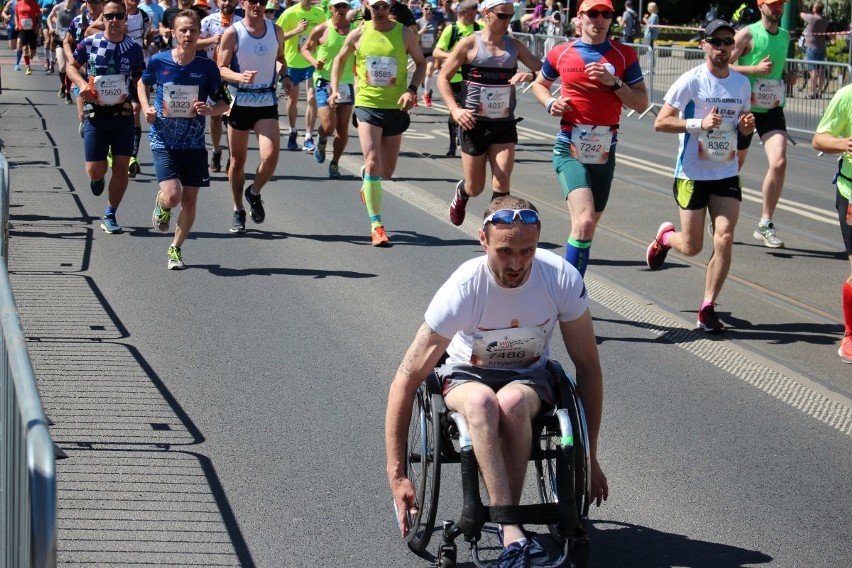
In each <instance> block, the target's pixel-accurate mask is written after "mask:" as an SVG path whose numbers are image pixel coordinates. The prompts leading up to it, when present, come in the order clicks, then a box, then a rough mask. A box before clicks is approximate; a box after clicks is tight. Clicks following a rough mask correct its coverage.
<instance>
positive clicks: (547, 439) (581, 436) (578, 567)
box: [406, 361, 591, 568]
mask: <svg viewBox="0 0 852 568" xmlns="http://www.w3.org/2000/svg"><path fill="white" fill-rule="evenodd" d="M547 365H548V369H549V370H550V371H551V373H552V376H553V377H554V381H553V386H554V393H555V395H556V400H557V401H558V403H557V406H556V408H555V409H552V410H550V411H547V412H544V413H542V414H540V415H539V416H537V417H536V418H535V419H534V420H533V428H532V432H533V444H532V451H531V455H530V461H533V462H534V463H535V473H536V475H535V480H536V485H537V486H538V497H539V499H540V500H541V503H538V504H530V505H517V506H502V507H494V506H491V507H489V506H485V505H484V504H483V503H482V499H481V496H480V490H479V467H478V464H477V462H476V458H475V456H474V452H473V446H472V442H471V438H470V433H469V430H468V427H467V422H466V421H465V419H464V417H463V416H462V415H461V414H459V413H458V412H451V411H449V409H447V407H446V405H445V403H444V397H443V394H442V392H441V391H442V389H441V383H440V380H439V379H438V376H437V374H436V373H435V372H432V373H430V375H429V377H428V378H427V380H426V381H425V382H424V384H423V385H421V386H420V388H419V389H418V390H417V393H416V396H415V399H414V404H413V407H412V416H411V421H410V423H409V432H408V446H407V451H406V465H407V474H408V477H409V479H411V481H412V483H413V484H414V488H415V494H416V497H417V505H418V510H417V514H416V515H408V526H409V527H410V532H409V534H408V537H407V543H408V546H409V548H410V549H411V550H412V551H414V552H416V553H418V554H421V553H423V552H424V551H425V550H426V547H427V546H428V545H429V541H430V539H431V537H432V533H433V531H434V526H435V517H436V514H437V505H438V497H439V494H440V487H441V465H442V464H449V463H458V464H460V466H461V477H462V495H463V505H462V512H461V515H460V516H459V518H458V520H457V521H444V522H443V530H442V537H443V538H442V544H441V547H440V549H439V552H438V555H437V562H436V564H437V566H438V567H440V568H454V567H455V565H456V556H457V549H456V544H455V540H456V539H457V538H458V537H459V536H460V535H464V538H465V540H466V541H467V542H468V543H469V544H470V547H471V550H472V555H473V561H474V564H475V565H476V566H478V567H479V568H484V566H485V565H484V564H483V562H482V561H481V559H480V555H479V549H478V546H477V545H478V543H479V542H480V539H481V531H482V528H483V526H484V525H485V523H487V522H492V523H504V524H524V523H528V524H538V525H545V524H546V525H548V530H549V532H550V534H551V536H552V537H553V538H554V539H555V540H556V541H557V542H559V543H560V544H561V549H562V550H561V553H560V556H559V557H558V558H557V559H556V560H553V561H551V562H550V563H549V564H546V565H542V566H545V567H547V568H557V567H565V566H571V567H573V568H585V566H587V563H588V555H589V539H588V536H587V522H588V513H589V505H590V499H589V495H590V492H591V479H590V476H589V471H590V457H589V441H588V428H587V426H586V415H585V412H584V410H583V403H582V401H581V400H580V397H579V395H578V393H577V385H576V383H575V382H574V380H573V379H572V378H570V377H569V376H568V375H567V374H566V373H565V372H564V371H563V369H562V367H561V365H559V363H557V362H556V361H549V362H548V363H547ZM536 441H537V443H536ZM456 444H457V445H458V449H456V447H455V446H456ZM560 496H561V497H562V498H561V499H560Z"/></svg>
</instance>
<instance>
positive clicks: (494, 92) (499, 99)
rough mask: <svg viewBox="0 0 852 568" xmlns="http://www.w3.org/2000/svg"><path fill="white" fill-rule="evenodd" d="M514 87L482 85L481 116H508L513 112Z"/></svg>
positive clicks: (480, 96) (480, 95) (480, 97)
mask: <svg viewBox="0 0 852 568" xmlns="http://www.w3.org/2000/svg"><path fill="white" fill-rule="evenodd" d="M511 100H512V87H511V86H510V85H501V86H499V87H481V88H480V90H479V113H478V114H479V116H484V117H486V118H508V117H509V116H510V113H511V107H510V103H511Z"/></svg>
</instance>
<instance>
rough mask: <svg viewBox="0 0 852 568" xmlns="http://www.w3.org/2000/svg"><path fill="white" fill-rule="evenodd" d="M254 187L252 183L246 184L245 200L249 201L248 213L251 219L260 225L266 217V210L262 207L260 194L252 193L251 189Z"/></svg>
mask: <svg viewBox="0 0 852 568" xmlns="http://www.w3.org/2000/svg"><path fill="white" fill-rule="evenodd" d="M253 188H254V184H252V185H250V186H248V187H247V188H246V191H245V196H246V201H248V203H249V207H250V210H249V213H250V214H251V220H252V221H254V222H255V223H257V224H258V225H260V224H261V223H263V221H264V220H265V219H266V211H265V210H264V209H263V200H262V199H261V198H260V195H253V194H252V192H251V190H252V189H253Z"/></svg>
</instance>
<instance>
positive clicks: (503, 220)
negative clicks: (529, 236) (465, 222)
mask: <svg viewBox="0 0 852 568" xmlns="http://www.w3.org/2000/svg"><path fill="white" fill-rule="evenodd" d="M515 221H520V222H521V223H522V224H524V225H536V224H538V223H541V218H540V217H539V216H538V212H536V211H533V210H532V209H500V210H499V211H495V212H494V213H492V214H491V215H489V216H488V217H486V218H485V219H483V221H482V227H483V228H485V225H487V224H488V223H493V224H494V225H511V224H512V223H514V222H515Z"/></svg>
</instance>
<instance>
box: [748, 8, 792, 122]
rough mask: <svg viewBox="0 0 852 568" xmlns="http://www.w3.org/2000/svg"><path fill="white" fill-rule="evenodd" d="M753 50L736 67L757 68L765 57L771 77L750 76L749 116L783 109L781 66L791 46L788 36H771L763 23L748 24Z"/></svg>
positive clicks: (785, 34)
mask: <svg viewBox="0 0 852 568" xmlns="http://www.w3.org/2000/svg"><path fill="white" fill-rule="evenodd" d="M748 29H749V30H750V31H751V37H752V41H753V42H754V47H753V48H752V50H751V51H750V52H748V53H747V54H745V55H743V56H742V57H740V58H739V59H738V60H737V65H742V66H747V65H757V64H758V63H760V62H761V61H762V60H763V59H764V58H765V57H766V56H767V55H768V56H769V58H770V61H772V73H770V74H769V75H749V76H748V80H749V83H751V107H752V108H751V110H752V112H756V113H761V112H766V111H768V110H769V109H771V108H775V107H781V108H784V103H785V99H786V90H787V87H786V85H785V84H784V79H783V75H784V66H785V65H786V64H787V46H788V45H789V44H790V33H789V32H788V31H787V30H785V29H783V28H779V29H778V32H777V33H776V34H770V33H769V32H768V31H766V28H765V27H763V23H762V22H755V23H753V24H751V25H750V26H749V27H748Z"/></svg>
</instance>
